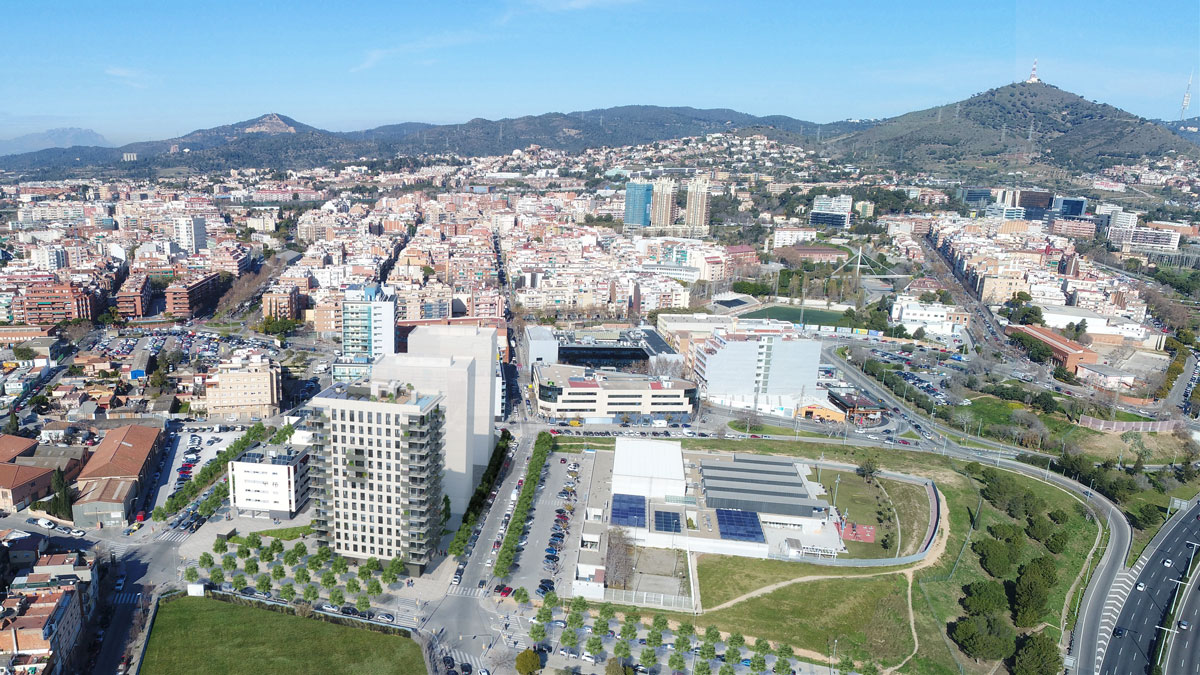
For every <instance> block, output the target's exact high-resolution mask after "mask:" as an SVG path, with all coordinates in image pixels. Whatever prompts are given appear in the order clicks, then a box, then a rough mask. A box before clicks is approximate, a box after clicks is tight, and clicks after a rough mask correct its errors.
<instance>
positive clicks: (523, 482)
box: [517, 478, 525, 487]
mask: <svg viewBox="0 0 1200 675" xmlns="http://www.w3.org/2000/svg"><path fill="white" fill-rule="evenodd" d="M524 486H525V479H524V478H522V479H520V480H518V481H517V487H524Z"/></svg>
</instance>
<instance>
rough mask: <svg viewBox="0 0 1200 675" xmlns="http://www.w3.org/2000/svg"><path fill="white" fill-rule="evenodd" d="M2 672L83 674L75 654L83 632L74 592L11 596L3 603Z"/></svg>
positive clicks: (37, 674) (0, 620) (1, 605)
mask: <svg viewBox="0 0 1200 675" xmlns="http://www.w3.org/2000/svg"><path fill="white" fill-rule="evenodd" d="M0 609H2V611H3V618H0V632H2V633H3V634H4V636H5V639H4V640H0V668H2V669H3V670H4V671H5V672H10V673H20V674H21V675H60V674H63V673H70V672H80V669H79V668H78V664H74V663H73V661H72V656H73V655H72V652H74V651H75V648H76V645H77V644H78V642H79V636H80V634H81V633H82V631H83V617H82V613H81V611H80V603H79V597H78V594H77V593H76V592H75V591H74V590H73V589H67V590H64V591H51V592H42V593H30V594H20V593H15V594H12V595H9V596H8V597H7V598H5V599H4V600H3V602H0Z"/></svg>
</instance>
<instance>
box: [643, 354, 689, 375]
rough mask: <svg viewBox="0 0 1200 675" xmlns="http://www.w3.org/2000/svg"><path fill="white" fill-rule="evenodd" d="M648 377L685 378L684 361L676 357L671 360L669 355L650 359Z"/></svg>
mask: <svg viewBox="0 0 1200 675" xmlns="http://www.w3.org/2000/svg"><path fill="white" fill-rule="evenodd" d="M646 370H647V373H646V374H647V375H650V376H652V377H671V378H680V377H683V359H682V358H680V357H678V356H675V358H670V357H669V355H659V356H652V357H650V360H649V363H648V365H647V367H646Z"/></svg>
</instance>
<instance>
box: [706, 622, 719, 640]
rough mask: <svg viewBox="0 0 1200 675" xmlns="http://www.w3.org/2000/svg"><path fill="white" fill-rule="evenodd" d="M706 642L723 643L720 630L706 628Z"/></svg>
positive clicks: (711, 627)
mask: <svg viewBox="0 0 1200 675" xmlns="http://www.w3.org/2000/svg"><path fill="white" fill-rule="evenodd" d="M704 641H705V642H720V641H721V631H720V629H718V628H717V627H716V626H709V627H708V628H705V629H704Z"/></svg>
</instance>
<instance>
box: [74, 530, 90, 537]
mask: <svg viewBox="0 0 1200 675" xmlns="http://www.w3.org/2000/svg"><path fill="white" fill-rule="evenodd" d="M85 534H87V533H86V532H84V531H83V530H71V536H72V537H82V536H83V535H85Z"/></svg>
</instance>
